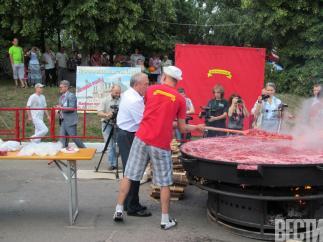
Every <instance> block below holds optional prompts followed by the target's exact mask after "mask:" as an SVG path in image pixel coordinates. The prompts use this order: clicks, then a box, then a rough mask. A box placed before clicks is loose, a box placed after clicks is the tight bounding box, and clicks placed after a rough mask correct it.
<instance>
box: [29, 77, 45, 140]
mask: <svg viewBox="0 0 323 242" xmlns="http://www.w3.org/2000/svg"><path fill="white" fill-rule="evenodd" d="M43 87H44V85H43V84H41V83H37V84H36V85H35V93H34V94H32V95H31V96H30V97H29V99H28V102H27V108H46V107H47V103H46V98H45V96H44V95H43V94H42V93H43ZM44 113H45V114H46V116H47V118H48V120H50V116H49V114H48V111H47V110H27V115H28V121H29V122H30V121H32V122H33V124H34V126H35V134H34V135H33V136H31V137H43V136H45V135H46V134H47V133H48V128H47V126H46V124H45V123H44ZM31 142H35V143H39V142H40V138H38V139H31Z"/></svg>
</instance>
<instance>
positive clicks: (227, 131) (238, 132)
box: [204, 126, 247, 135]
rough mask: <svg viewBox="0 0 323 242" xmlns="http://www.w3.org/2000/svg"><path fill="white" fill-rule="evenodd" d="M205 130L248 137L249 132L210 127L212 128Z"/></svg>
mask: <svg viewBox="0 0 323 242" xmlns="http://www.w3.org/2000/svg"><path fill="white" fill-rule="evenodd" d="M204 129H206V130H212V131H220V132H226V133H232V134H242V135H247V132H246V131H247V130H246V131H242V130H234V129H225V128H216V127H210V126H205V127H204Z"/></svg>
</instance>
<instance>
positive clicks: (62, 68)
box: [56, 47, 68, 82]
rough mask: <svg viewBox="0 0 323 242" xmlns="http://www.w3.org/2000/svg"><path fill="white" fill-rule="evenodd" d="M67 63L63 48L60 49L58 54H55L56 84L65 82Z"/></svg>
mask: <svg viewBox="0 0 323 242" xmlns="http://www.w3.org/2000/svg"><path fill="white" fill-rule="evenodd" d="M67 61H68V56H67V54H66V53H65V48H64V47H62V48H61V50H60V51H59V52H57V53H56V63H57V79H58V82H61V81H63V80H66V78H67V76H66V75H67Z"/></svg>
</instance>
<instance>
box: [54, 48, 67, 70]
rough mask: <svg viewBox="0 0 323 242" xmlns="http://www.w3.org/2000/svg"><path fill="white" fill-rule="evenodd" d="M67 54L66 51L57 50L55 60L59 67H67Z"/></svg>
mask: <svg viewBox="0 0 323 242" xmlns="http://www.w3.org/2000/svg"><path fill="white" fill-rule="evenodd" d="M67 59H68V58H67V55H66V53H62V52H57V54H56V61H57V64H58V66H59V67H61V68H66V67H67Z"/></svg>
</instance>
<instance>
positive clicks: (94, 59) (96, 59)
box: [91, 50, 102, 66]
mask: <svg viewBox="0 0 323 242" xmlns="http://www.w3.org/2000/svg"><path fill="white" fill-rule="evenodd" d="M91 66H102V62H101V54H100V52H99V51H98V50H96V51H95V52H94V54H93V55H92V56H91Z"/></svg>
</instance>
